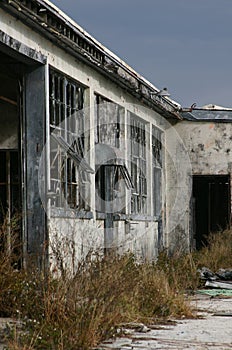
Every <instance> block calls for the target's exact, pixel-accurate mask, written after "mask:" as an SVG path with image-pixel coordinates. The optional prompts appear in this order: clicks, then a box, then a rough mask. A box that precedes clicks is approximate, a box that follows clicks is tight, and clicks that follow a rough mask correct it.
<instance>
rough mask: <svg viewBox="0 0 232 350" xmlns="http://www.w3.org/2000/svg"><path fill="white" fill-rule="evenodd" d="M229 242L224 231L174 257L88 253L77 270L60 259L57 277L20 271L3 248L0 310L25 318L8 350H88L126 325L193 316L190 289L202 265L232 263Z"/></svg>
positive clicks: (229, 237) (195, 284)
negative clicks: (147, 260)
mask: <svg viewBox="0 0 232 350" xmlns="http://www.w3.org/2000/svg"><path fill="white" fill-rule="evenodd" d="M231 241H232V240H231V231H226V232H223V233H221V234H218V235H217V236H212V237H211V238H210V242H209V246H208V247H207V248H204V249H203V250H202V251H201V252H196V253H193V254H181V253H180V252H175V253H173V254H172V256H171V257H170V256H168V254H167V253H166V252H163V253H161V254H160V255H159V257H158V259H157V261H156V262H155V263H154V262H153V263H141V262H140V263H138V262H137V261H136V260H135V258H134V256H133V255H132V254H129V253H128V254H125V255H122V256H118V255H116V253H114V254H112V255H108V256H105V257H102V254H101V253H99V255H97V254H96V253H95V255H94V258H93V257H92V255H91V254H89V255H88V256H87V257H86V258H85V259H84V260H83V261H81V262H80V263H79V265H78V267H77V270H76V272H75V274H73V273H72V274H71V273H70V272H69V271H67V270H65V265H64V264H62V270H61V271H60V273H57V274H56V276H54V274H52V273H49V272H48V273H47V274H46V276H44V275H43V273H41V272H40V271H36V270H34V271H33V272H30V273H29V272H27V271H24V270H23V269H21V270H15V268H14V266H12V260H11V258H10V257H9V254H6V253H4V252H3V251H1V253H0V255H1V256H0V259H1V262H2V265H1V266H0V269H1V277H0V282H1V289H0V312H1V313H2V315H11V316H14V317H15V318H18V319H20V321H21V323H22V327H21V329H20V330H14V331H13V332H12V334H11V337H10V339H9V344H8V349H9V350H25V349H27V350H53V349H54V350H64V349H70V350H72V349H73V350H74V349H75V350H78V349H81V350H85V349H90V348H92V347H94V346H96V345H97V344H99V343H100V342H101V341H102V340H103V339H106V338H109V337H111V336H113V335H114V334H115V331H116V329H117V326H118V325H119V324H122V323H125V322H131V321H136V322H138V321H142V322H144V323H146V322H147V323H151V322H160V320H162V321H163V320H165V319H166V318H168V317H170V316H172V317H182V316H188V317H190V316H192V313H191V308H190V307H189V305H188V303H187V302H186V298H185V292H186V289H192V290H194V289H196V288H197V287H198V286H199V277H198V274H197V269H198V267H200V266H203V265H206V266H208V267H209V268H211V269H218V268H219V267H229V266H230V267H231V252H232V247H231ZM57 266H59V265H58V264H57ZM72 272H73V271H72ZM12 305H13V306H12Z"/></svg>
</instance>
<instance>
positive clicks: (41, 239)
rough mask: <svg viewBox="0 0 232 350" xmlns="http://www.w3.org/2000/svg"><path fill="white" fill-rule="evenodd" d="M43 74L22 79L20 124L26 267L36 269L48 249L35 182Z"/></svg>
mask: <svg viewBox="0 0 232 350" xmlns="http://www.w3.org/2000/svg"><path fill="white" fill-rule="evenodd" d="M45 70H46V67H45V66H40V67H38V68H36V69H35V70H33V71H32V72H30V73H27V74H26V76H25V102H24V104H25V114H24V123H23V124H24V125H23V129H24V135H23V148H24V152H23V153H24V164H25V166H24V221H25V233H24V234H25V237H24V239H25V242H26V244H25V245H26V264H27V265H30V264H33V265H35V266H36V267H38V268H42V267H43V264H44V262H45V261H44V257H45V256H46V254H45V252H46V249H47V247H46V215H45V210H44V208H43V205H42V202H41V199H40V193H39V179H38V172H39V162H40V158H41V155H42V152H43V147H44V140H45V132H46V127H45V120H46V117H45V113H46V108H45V101H46V96H45V95H46V93H45ZM44 183H45V182H44ZM44 186H45V185H44Z"/></svg>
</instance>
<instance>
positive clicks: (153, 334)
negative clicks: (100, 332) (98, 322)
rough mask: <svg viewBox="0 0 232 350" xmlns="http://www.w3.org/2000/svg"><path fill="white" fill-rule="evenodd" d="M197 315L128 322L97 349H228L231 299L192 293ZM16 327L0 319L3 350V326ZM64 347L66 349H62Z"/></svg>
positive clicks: (231, 328)
mask: <svg viewBox="0 0 232 350" xmlns="http://www.w3.org/2000/svg"><path fill="white" fill-rule="evenodd" d="M191 303H192V305H193V307H194V308H196V310H197V311H196V312H197V315H198V316H199V318H196V319H182V320H174V321H175V322H172V323H171V324H170V325H164V326H154V327H152V326H151V327H149V328H148V327H146V326H143V325H139V324H136V325H134V326H133V325H130V326H132V327H130V329H127V328H125V332H126V335H124V336H123V337H119V338H116V339H114V340H109V341H107V342H105V343H103V344H101V346H99V347H98V348H97V350H155V349H168V350H174V349H175V350H185V349H186V350H187V349H188V350H207V349H210V350H211V349H212V350H229V349H232V298H221V297H213V298H212V297H210V296H207V295H196V296H195V297H193V298H191ZM6 325H9V326H10V327H11V328H14V327H16V323H14V322H13V321H12V320H11V319H4V318H2V319H1V318H0V350H5V349H6V344H5V343H4V333H5V331H4V328H5V327H6ZM64 350H68V349H64Z"/></svg>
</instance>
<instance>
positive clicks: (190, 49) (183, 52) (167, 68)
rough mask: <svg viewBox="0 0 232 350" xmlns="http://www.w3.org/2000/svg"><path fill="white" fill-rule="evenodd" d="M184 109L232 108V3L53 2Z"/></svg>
mask: <svg viewBox="0 0 232 350" xmlns="http://www.w3.org/2000/svg"><path fill="white" fill-rule="evenodd" d="M50 1H51V2H53V3H54V4H55V5H56V6H58V7H59V8H60V9H61V10H62V11H64V12H65V13H66V14H67V15H69V16H70V17H71V18H72V19H73V20H75V21H76V22H77V23H78V24H79V25H80V26H81V27H83V28H84V29H85V30H86V31H87V32H88V33H89V34H91V35H92V36H93V37H94V38H95V39H97V40H98V41H100V42H101V44H103V45H104V46H106V47H107V48H108V49H110V50H111V51H112V52H114V53H115V54H116V55H117V56H119V57H120V58H121V59H122V60H124V61H125V62H126V63H127V64H129V66H131V67H132V68H133V69H135V70H136V71H137V72H138V73H139V74H141V75H142V76H143V77H144V78H146V79H148V80H149V81H150V82H151V83H153V84H154V85H155V86H156V87H157V88H159V89H162V88H163V87H167V89H168V91H169V93H170V98H172V99H173V100H175V101H176V102H179V103H180V104H181V105H182V107H190V106H191V105H192V104H193V103H196V105H197V107H201V106H203V105H207V104H210V103H212V104H215V105H220V106H224V107H231V108H232V0H50Z"/></svg>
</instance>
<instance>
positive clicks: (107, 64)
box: [0, 0, 182, 119]
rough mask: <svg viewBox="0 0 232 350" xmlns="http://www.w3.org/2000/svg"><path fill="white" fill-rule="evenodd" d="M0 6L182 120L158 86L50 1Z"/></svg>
mask: <svg viewBox="0 0 232 350" xmlns="http://www.w3.org/2000/svg"><path fill="white" fill-rule="evenodd" d="M26 2H30V3H31V4H34V5H35V6H37V7H38V8H37V9H36V10H37V11H35V10H32V9H29V8H27V7H26V6H25V3H26ZM0 7H2V8H4V9H5V10H7V11H8V12H9V13H11V14H12V15H14V16H16V17H17V18H19V19H21V20H23V23H24V24H26V25H28V26H29V27H31V28H33V29H34V30H37V31H38V32H40V33H42V34H43V35H44V36H45V37H47V38H49V39H50V40H52V41H53V42H54V43H55V44H56V45H57V46H60V47H62V48H63V49H65V50H66V51H68V52H69V53H70V54H71V55H73V56H75V57H77V58H78V59H81V60H82V61H84V62H85V63H87V64H88V65H91V66H92V67H93V68H95V69H97V70H98V71H101V73H103V74H104V75H106V76H107V77H108V78H110V79H111V80H113V81H114V82H116V83H117V84H118V85H120V86H122V87H123V88H124V89H126V90H127V91H128V92H129V93H130V94H132V95H133V96H135V97H136V98H138V99H139V100H140V101H141V102H142V103H144V104H146V105H147V106H149V107H150V108H152V109H153V110H155V111H156V112H158V113H160V114H161V115H162V116H164V117H166V118H174V119H182V117H181V115H180V114H179V110H180V105H179V104H177V103H175V102H174V101H172V100H171V99H169V98H167V97H162V96H156V95H155V94H154V93H156V92H157V91H158V89H157V88H156V87H155V86H154V85H152V84H151V83H150V82H148V81H147V80H146V79H144V78H143V77H142V76H140V75H139V74H137V73H136V72H135V71H134V70H133V69H132V68H130V67H129V66H128V65H127V64H126V63H125V62H123V61H122V60H120V59H119V58H118V57H117V56H116V55H114V54H113V53H112V52H110V51H109V50H108V49H106V48H105V47H104V46H103V45H101V44H100V43H98V42H97V41H96V40H95V39H93V38H92V37H91V36H90V35H89V34H87V33H86V32H85V31H84V30H83V29H82V28H80V27H79V26H78V25H77V24H76V23H75V22H74V21H72V20H71V19H70V18H69V17H68V16H66V15H64V14H63V13H62V11H59V9H57V8H56V7H55V6H54V5H52V4H51V3H50V2H48V1H44V0H20V1H19V0H3V1H1V2H0ZM39 9H41V10H44V12H46V16H47V15H48V14H49V15H50V16H52V17H54V18H55V19H57V21H60V22H61V23H62V25H63V30H65V31H66V32H67V30H71V31H73V34H74V35H77V36H78V37H80V38H81V39H83V40H84V41H85V44H86V45H87V46H88V44H89V45H90V48H89V52H88V51H87V50H86V49H84V48H83V47H81V46H80V45H78V43H76V42H75V41H73V40H72V38H71V37H70V38H69V36H68V35H67V34H66V35H65V34H64V33H62V32H61V31H59V30H58V29H57V28H54V27H53V26H51V25H50V24H49V23H48V22H47V20H46V16H43V15H39V14H38V11H39ZM81 39H80V40H81ZM91 49H92V50H95V52H94V54H95V55H93V54H92V53H91ZM151 93H153V94H151Z"/></svg>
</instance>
